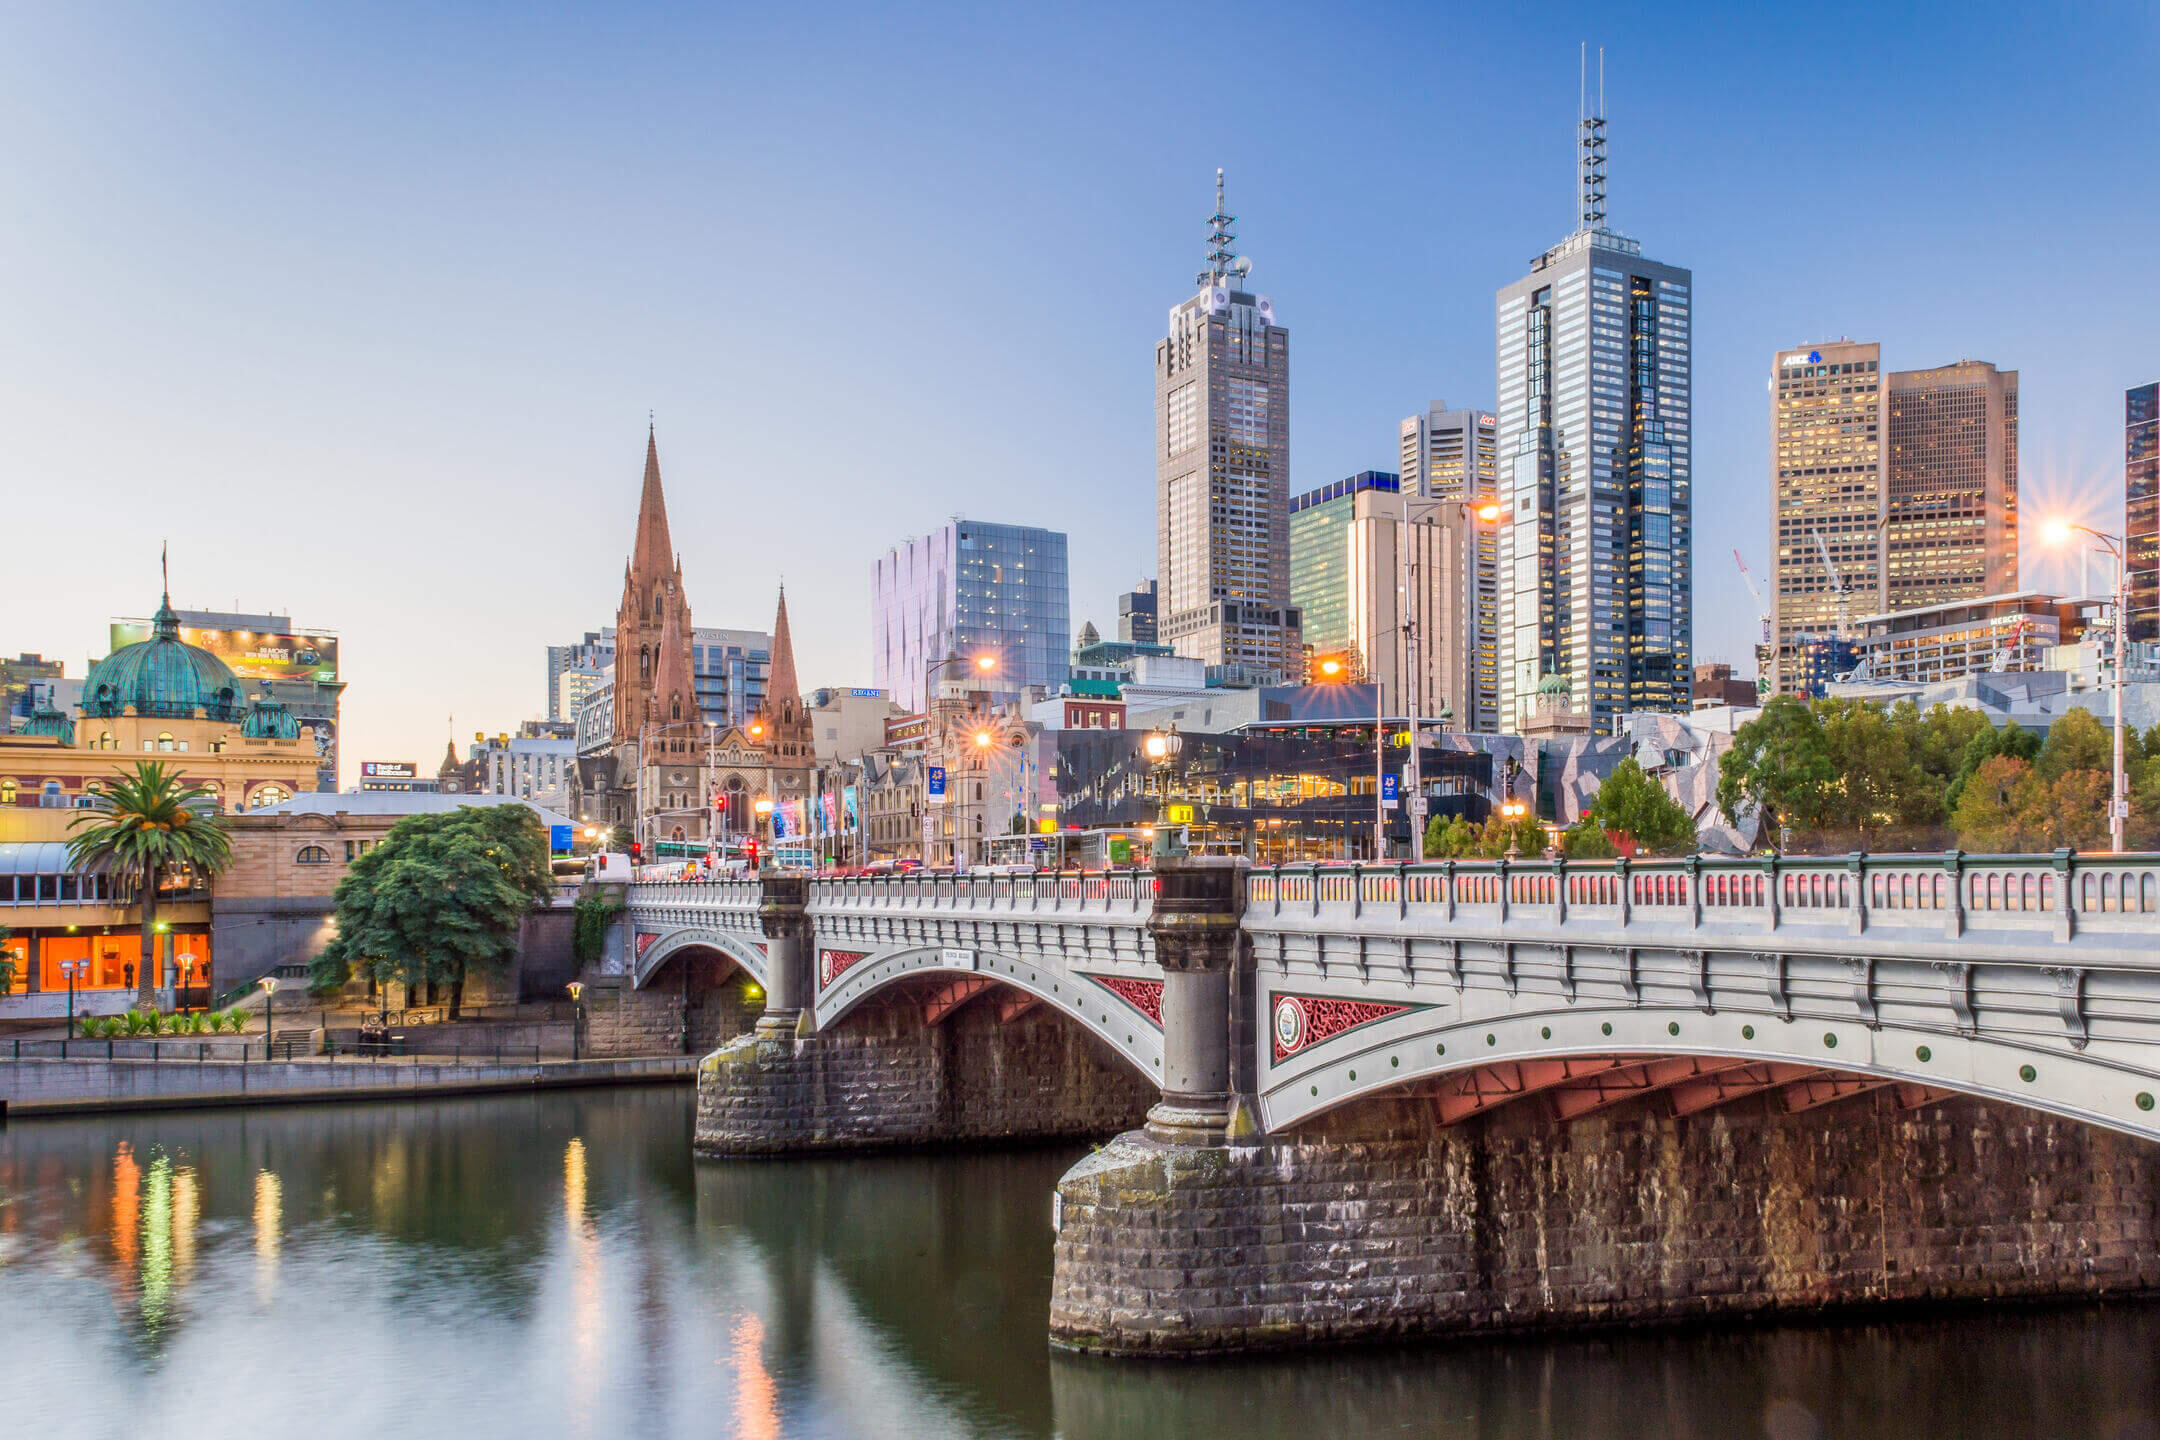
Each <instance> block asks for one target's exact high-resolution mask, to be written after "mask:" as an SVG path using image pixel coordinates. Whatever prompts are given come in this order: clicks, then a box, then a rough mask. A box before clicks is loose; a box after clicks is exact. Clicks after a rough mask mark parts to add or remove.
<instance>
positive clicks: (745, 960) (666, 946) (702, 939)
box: [630, 927, 766, 990]
mask: <svg viewBox="0 0 2160 1440" xmlns="http://www.w3.org/2000/svg"><path fill="white" fill-rule="evenodd" d="M700 948H701V949H706V950H715V951H718V952H719V953H720V954H721V955H724V956H725V957H727V958H728V959H729V960H732V961H734V962H735V964H737V965H738V966H740V967H741V968H742V969H744V970H746V971H748V972H749V974H750V976H751V978H752V979H754V980H756V981H757V983H758V984H759V985H760V986H763V985H764V984H765V983H766V980H765V951H764V950H763V949H762V948H761V947H759V946H758V945H755V944H753V943H751V942H750V941H748V940H746V939H744V938H743V937H742V936H740V935H734V934H730V933H729V932H727V931H725V930H711V929H700V928H695V927H692V928H686V929H681V930H670V931H668V932H667V933H666V934H664V935H662V936H661V937H660V938H659V939H657V940H655V941H653V943H652V944H650V945H648V946H646V947H645V953H644V954H642V955H640V956H638V957H637V964H636V966H635V968H634V969H633V970H632V971H631V976H630V980H631V986H632V988H633V989H638V990H642V989H644V988H645V986H646V985H647V984H648V983H649V982H651V980H652V979H653V977H654V976H656V975H658V974H659V973H660V969H661V967H662V966H664V965H665V964H666V963H667V962H668V961H669V960H670V959H672V958H673V957H674V956H676V955H678V954H680V953H681V952H682V951H685V950H690V949H700Z"/></svg>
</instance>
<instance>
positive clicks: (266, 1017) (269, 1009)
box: [255, 975, 277, 1060]
mask: <svg viewBox="0 0 2160 1440" xmlns="http://www.w3.org/2000/svg"><path fill="white" fill-rule="evenodd" d="M255 983H256V984H258V985H260V986H262V991H263V1059H265V1060H268V1059H270V1058H271V1052H270V1047H271V1045H272V1044H273V1043H274V1039H275V1037H276V1035H277V1025H276V1018H277V976H275V975H265V976H263V977H262V979H260V980H257V981H256V982H255Z"/></svg>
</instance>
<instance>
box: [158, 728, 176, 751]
mask: <svg viewBox="0 0 2160 1440" xmlns="http://www.w3.org/2000/svg"><path fill="white" fill-rule="evenodd" d="M157 748H158V749H160V750H170V749H172V748H173V737H172V736H171V735H170V734H169V733H167V732H166V731H163V730H160V731H159V732H158V737H157Z"/></svg>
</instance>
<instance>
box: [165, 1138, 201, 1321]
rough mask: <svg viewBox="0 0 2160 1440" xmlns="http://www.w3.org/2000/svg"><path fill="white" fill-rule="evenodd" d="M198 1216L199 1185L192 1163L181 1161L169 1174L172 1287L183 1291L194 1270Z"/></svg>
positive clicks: (199, 1208) (177, 1290)
mask: <svg viewBox="0 0 2160 1440" xmlns="http://www.w3.org/2000/svg"><path fill="white" fill-rule="evenodd" d="M201 1219H202V1186H201V1184H200V1183H199V1181H198V1177H197V1175H196V1172H195V1167H194V1166H192V1165H182V1166H179V1167H178V1168H177V1169H175V1170H174V1171H173V1177H172V1256H173V1289H174V1291H175V1292H185V1291H186V1289H187V1286H188V1281H189V1280H190V1279H191V1278H193V1276H194V1274H195V1226H196V1224H197V1222H199V1221H200V1220H201Z"/></svg>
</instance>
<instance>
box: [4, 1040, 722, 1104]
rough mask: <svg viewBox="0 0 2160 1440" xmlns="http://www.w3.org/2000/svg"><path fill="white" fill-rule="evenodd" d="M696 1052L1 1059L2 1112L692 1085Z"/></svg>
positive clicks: (418, 1097)
mask: <svg viewBox="0 0 2160 1440" xmlns="http://www.w3.org/2000/svg"><path fill="white" fill-rule="evenodd" d="M696 1077H697V1057H696V1056H694V1055H654V1056H643V1057H638V1058H633V1059H621V1060H582V1061H547V1062H544V1063H539V1064H534V1063H530V1062H525V1063H514V1064H506V1065H495V1064H435V1063H430V1062H427V1061H417V1062H415V1061H410V1060H379V1061H371V1060H342V1059H341V1060H290V1061H254V1062H250V1063H245V1064H242V1063H238V1062H234V1061H210V1062H207V1063H203V1064H193V1063H189V1062H185V1061H178V1062H176V1061H172V1060H164V1061H149V1060H103V1059H99V1060H82V1059H67V1060H6V1061H0V1114H4V1115H5V1116H6V1117H7V1118H9V1119H21V1118H25V1117H28V1116H34V1115H66V1114H80V1113H83V1112H86V1111H96V1110H160V1109H179V1108H184V1107H188V1106H197V1105H285V1104H297V1103H303V1102H305V1103H321V1102H323V1101H334V1100H411V1099H423V1098H428V1097H432V1096H436V1095H472V1094H480V1093H486V1092H489V1091H506V1090H507V1091H517V1090H550V1089H567V1088H571V1087H575V1086H584V1085H642V1084H655V1083H666V1082H682V1083H688V1082H691V1081H693V1080H695V1079H696Z"/></svg>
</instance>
